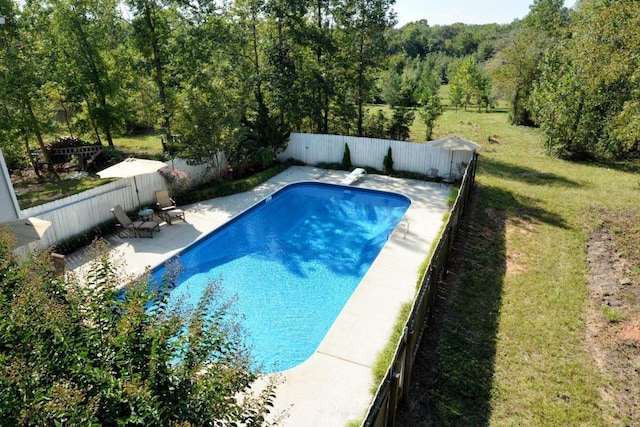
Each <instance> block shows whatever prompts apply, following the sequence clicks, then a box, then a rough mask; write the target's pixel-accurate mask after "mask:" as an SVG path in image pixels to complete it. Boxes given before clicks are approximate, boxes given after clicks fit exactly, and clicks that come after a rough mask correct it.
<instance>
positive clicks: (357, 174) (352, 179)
mask: <svg viewBox="0 0 640 427" xmlns="http://www.w3.org/2000/svg"><path fill="white" fill-rule="evenodd" d="M366 175H367V171H366V170H364V169H363V168H355V169H354V170H353V171H352V172H351V173H350V174H349V175H347V176H346V177H344V179H343V180H342V181H340V184H342V185H352V184H355V183H356V182H358V181H359V180H361V179H362V178H363V177H364V176H366Z"/></svg>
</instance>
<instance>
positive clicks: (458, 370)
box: [424, 111, 640, 426]
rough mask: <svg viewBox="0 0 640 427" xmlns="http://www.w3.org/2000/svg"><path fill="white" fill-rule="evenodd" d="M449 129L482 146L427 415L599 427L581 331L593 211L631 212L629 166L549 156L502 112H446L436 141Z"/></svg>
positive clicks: (601, 415)
mask: <svg viewBox="0 0 640 427" xmlns="http://www.w3.org/2000/svg"><path fill="white" fill-rule="evenodd" d="M451 134H455V135H458V136H460V137H463V138H467V139H471V140H473V141H476V142H478V143H480V144H481V145H482V150H481V151H480V157H479V168H478V173H477V180H476V184H477V186H478V204H477V209H476V211H475V214H474V217H473V218H472V219H471V222H472V225H471V226H470V228H471V229H470V230H467V231H466V233H465V234H464V238H465V239H466V240H465V242H464V244H465V246H466V250H465V257H466V258H465V259H464V260H462V262H463V263H464V266H462V267H461V268H460V270H461V271H462V273H461V275H460V276H459V277H457V279H458V280H459V285H458V287H457V288H456V291H455V292H454V295H452V297H451V301H450V308H451V311H450V315H449V316H448V317H447V318H446V319H445V320H444V325H443V327H442V330H443V331H442V336H441V341H440V345H439V346H438V348H437V361H438V362H437V363H438V369H437V372H436V374H435V378H434V379H433V383H432V386H431V387H429V388H428V389H427V390H424V392H425V393H426V397H425V398H424V400H425V401H428V402H429V403H428V405H427V406H428V410H426V411H425V412H427V413H428V414H429V418H430V420H431V421H433V422H434V423H435V425H492V426H543V425H544V426H577V425H583V426H600V425H605V424H606V422H605V421H604V420H605V419H607V418H608V417H607V416H606V414H607V413H608V412H610V411H611V408H608V407H607V403H606V402H604V401H603V400H602V399H601V394H600V390H601V387H602V386H603V384H604V382H605V379H604V378H602V377H601V376H600V374H599V372H598V370H597V367H596V366H595V364H594V361H593V359H592V356H591V354H590V353H589V348H588V347H587V343H586V338H585V337H586V309H587V286H586V280H587V273H588V271H587V268H588V266H587V262H586V259H587V256H586V248H587V239H588V236H589V234H590V231H591V230H592V229H593V227H594V226H595V225H596V224H598V223H599V218H598V212H600V211H601V210H603V209H607V210H610V211H624V210H629V211H631V210H633V209H636V205H637V199H638V196H639V195H640V187H639V185H638V178H637V175H636V174H635V173H633V172H625V170H629V169H631V170H637V165H633V164H632V165H629V164H627V165H620V167H611V166H601V165H596V164H580V163H572V162H567V161H563V160H559V159H554V158H550V157H547V156H546V155H545V153H544V149H543V146H542V144H541V141H542V139H541V138H542V137H541V134H540V133H539V132H538V131H537V130H534V129H529V128H522V127H515V126H510V125H508V124H507V115H506V113H503V112H493V113H476V112H463V111H459V112H457V113H456V112H453V111H448V112H447V113H446V114H445V115H444V116H443V117H442V118H441V119H440V120H439V121H438V122H437V126H436V129H435V131H434V139H435V138H439V137H442V136H446V135H451ZM489 136H491V137H492V139H494V140H496V141H499V142H496V143H489V142H488V137H489Z"/></svg>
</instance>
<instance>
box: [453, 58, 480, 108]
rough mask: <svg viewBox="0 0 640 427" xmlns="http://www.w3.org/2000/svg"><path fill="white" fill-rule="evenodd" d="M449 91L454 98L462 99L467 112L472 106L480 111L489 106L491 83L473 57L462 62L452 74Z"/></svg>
mask: <svg viewBox="0 0 640 427" xmlns="http://www.w3.org/2000/svg"><path fill="white" fill-rule="evenodd" d="M449 90H450V93H451V94H452V96H455V97H460V101H461V104H462V105H464V108H465V110H466V109H467V106H468V105H471V104H475V105H477V106H478V110H479V109H480V108H481V106H483V105H485V106H488V92H489V81H488V79H487V77H486V76H485V75H484V74H483V73H482V71H481V70H480V68H479V67H478V65H477V63H476V61H475V59H474V58H473V57H471V56H468V57H466V58H465V59H464V60H462V61H461V62H460V63H459V64H458V65H457V66H456V67H455V69H454V71H453V72H452V73H451V77H450V80H449ZM456 100H457V99H456ZM452 103H453V102H452ZM454 105H455V103H454Z"/></svg>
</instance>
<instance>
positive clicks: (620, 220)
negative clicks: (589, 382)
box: [587, 212, 640, 426]
mask: <svg viewBox="0 0 640 427" xmlns="http://www.w3.org/2000/svg"><path fill="white" fill-rule="evenodd" d="M601 216H602V226H601V227H600V228H598V229H597V230H595V231H594V232H593V233H592V235H591V237H590V239H589V243H588V248H587V249H588V262H589V282H588V290H589V310H588V315H587V343H588V345H589V349H590V351H591V354H592V355H593V358H594V360H595V362H596V364H597V366H598V368H599V369H600V371H601V373H602V375H603V377H604V378H605V380H606V385H605V386H604V387H603V389H602V390H601V393H602V398H603V402H604V405H603V406H604V407H603V410H604V411H603V412H604V414H605V415H606V416H607V418H608V419H607V422H608V425H612V426H614V425H619V426H640V294H639V289H640V283H639V279H640V275H638V273H637V271H635V272H634V271H633V269H632V268H630V266H633V265H636V266H637V265H638V262H639V261H640V260H639V259H636V257H637V253H636V252H635V251H634V249H635V248H638V247H640V239H638V234H636V233H634V232H633V228H632V226H631V224H628V222H629V221H630V218H634V217H637V214H629V213H626V214H616V215H613V214H611V213H607V212H602V213H601ZM628 245H631V246H628Z"/></svg>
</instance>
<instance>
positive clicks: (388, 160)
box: [382, 147, 393, 175]
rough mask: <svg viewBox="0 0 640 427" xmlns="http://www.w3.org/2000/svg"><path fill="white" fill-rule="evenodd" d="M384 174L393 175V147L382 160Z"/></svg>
mask: <svg viewBox="0 0 640 427" xmlns="http://www.w3.org/2000/svg"><path fill="white" fill-rule="evenodd" d="M382 172H384V173H385V174H387V175H391V174H393V157H392V156H391V147H389V149H388V150H387V155H386V156H384V159H383V160H382Z"/></svg>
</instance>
